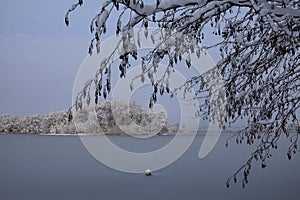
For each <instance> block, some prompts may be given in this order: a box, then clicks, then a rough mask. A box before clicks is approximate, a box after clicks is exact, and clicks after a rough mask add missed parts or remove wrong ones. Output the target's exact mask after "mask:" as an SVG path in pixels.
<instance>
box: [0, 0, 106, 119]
mask: <svg viewBox="0 0 300 200" xmlns="http://www.w3.org/2000/svg"><path fill="white" fill-rule="evenodd" d="M75 1H76V0H65V1H61V0H51V1H40V0H27V1H22V0H2V1H1V7H0V114H1V113H10V114H18V115H25V114H33V113H48V112H50V111H56V110H62V109H65V108H68V106H69V105H71V101H72V88H73V81H74V77H75V75H76V72H77V69H78V68H79V66H80V64H81V62H82V61H83V59H84V58H85V56H86V55H87V48H88V45H89V41H90V39H91V36H92V35H91V34H90V33H89V24H90V20H91V19H92V17H93V15H94V14H96V13H97V10H98V9H100V6H101V2H99V1H96V0H93V1H85V2H84V3H85V4H84V6H83V8H80V9H78V10H76V11H75V12H73V13H71V16H70V20H71V22H70V27H69V28H67V27H66V26H65V24H64V15H65V12H66V11H67V10H68V8H69V7H70V6H71V5H72V4H73V2H75Z"/></svg>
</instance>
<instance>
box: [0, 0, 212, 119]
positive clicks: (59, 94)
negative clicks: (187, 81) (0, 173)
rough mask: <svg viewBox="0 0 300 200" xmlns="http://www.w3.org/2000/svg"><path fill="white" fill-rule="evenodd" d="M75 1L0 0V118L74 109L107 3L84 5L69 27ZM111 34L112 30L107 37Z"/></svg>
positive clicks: (110, 29)
mask: <svg viewBox="0 0 300 200" xmlns="http://www.w3.org/2000/svg"><path fill="white" fill-rule="evenodd" d="M74 2H76V0H63V1H62V0H51V1H41V0H27V1H22V0H2V1H1V8H0V95H1V96H0V99H1V100H0V114H2V113H9V114H16V115H20V116H24V115H29V114H35V113H38V114H45V113H49V112H51V111H58V110H65V109H67V108H68V107H69V106H70V105H72V89H73V83H74V80H75V76H76V73H77V71H78V70H79V67H80V65H81V63H82V62H83V60H84V59H85V57H86V56H87V55H88V46H89V42H90V39H91V38H92V34H91V33H90V32H89V25H90V21H91V19H92V18H93V17H94V15H95V14H97V12H98V11H99V9H100V8H101V5H102V2H103V1H99V0H89V1H84V5H83V7H81V8H79V9H77V10H75V11H74V12H72V13H71V15H70V26H69V27H66V26H65V24H64V16H65V13H66V11H67V10H68V8H69V7H70V6H71V5H72V4H73V3H74ZM112 17H114V16H112ZM114 25H115V24H114ZM113 33H114V29H113V28H110V26H108V34H107V35H106V36H105V37H104V39H105V38H108V37H110V36H112V35H113ZM214 57H216V56H214ZM118 76H119V75H118ZM145 96H146V97H147V98H148V97H149V95H144V96H143V97H145ZM144 99H145V98H144ZM141 101H145V100H143V98H142V99H141ZM146 105H148V100H147V104H146ZM173 110H174V109H173Z"/></svg>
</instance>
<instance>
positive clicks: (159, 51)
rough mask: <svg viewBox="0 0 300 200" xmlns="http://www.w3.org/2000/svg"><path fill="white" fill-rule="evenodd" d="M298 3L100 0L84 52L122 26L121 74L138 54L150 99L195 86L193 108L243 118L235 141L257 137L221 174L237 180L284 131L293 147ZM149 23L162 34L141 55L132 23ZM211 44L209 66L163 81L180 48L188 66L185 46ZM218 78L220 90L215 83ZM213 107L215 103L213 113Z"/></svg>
mask: <svg viewBox="0 0 300 200" xmlns="http://www.w3.org/2000/svg"><path fill="white" fill-rule="evenodd" d="M81 5H83V0H79V1H78V3H75V4H74V5H73V6H72V7H71V8H70V10H69V11H68V12H67V14H66V17H65V22H66V24H67V25H69V14H70V12H71V11H73V10H74V9H76V8H77V7H78V6H81ZM299 10H300V1H299V0H274V1H267V0H249V1H245V0H220V1H208V0H172V1H167V0H156V1H146V0H106V1H105V2H104V3H103V4H102V7H101V9H100V12H99V13H97V14H96V16H95V18H93V19H92V23H91V25H90V31H91V32H92V33H93V34H94V37H93V39H92V41H91V44H90V47H89V53H90V54H92V53H93V49H94V47H95V48H96V50H97V52H98V53H99V52H100V51H101V50H100V44H101V37H102V35H103V34H105V33H106V30H107V28H110V29H115V30H116V34H122V41H121V42H120V43H119V46H121V47H122V48H123V49H124V50H126V51H124V54H123V55H121V56H120V66H119V69H120V77H125V76H126V68H127V67H129V66H130V61H131V59H140V60H141V63H142V65H141V66H142V71H143V73H142V74H141V75H140V77H138V78H141V79H144V77H148V78H149V79H150V80H151V82H152V84H153V93H152V96H151V98H150V103H149V105H150V107H151V106H153V103H155V102H156V100H157V94H158V93H161V94H163V93H165V92H171V93H172V95H173V94H175V93H176V90H178V89H183V90H184V91H189V89H191V88H196V93H195V96H194V100H196V101H200V100H201V99H204V100H203V101H202V100H201V101H200V102H204V103H203V104H201V105H200V106H199V108H198V111H197V115H198V116H204V118H206V119H211V120H219V121H220V125H221V126H228V125H230V124H232V123H234V122H236V121H237V120H239V119H241V118H242V119H243V120H246V121H247V126H246V127H245V128H244V129H243V130H241V131H239V132H238V133H236V135H235V136H234V137H236V140H237V142H238V143H243V142H246V143H247V144H249V145H252V144H254V142H258V145H257V146H256V147H255V151H254V152H253V153H252V154H251V156H250V158H249V159H248V161H247V162H246V164H245V165H243V166H242V168H241V169H239V170H238V172H237V173H236V174H235V175H234V176H233V177H231V178H230V179H229V180H228V182H227V185H229V182H230V181H231V179H234V180H236V176H237V174H238V173H240V172H242V174H243V175H244V178H243V182H242V183H243V185H245V184H246V183H247V182H248V175H249V172H250V168H251V163H252V161H253V160H254V159H259V160H260V161H261V163H262V168H265V167H266V159H267V158H268V157H269V155H270V153H271V151H270V150H271V149H276V148H277V141H278V139H279V138H280V137H281V136H282V135H286V137H287V138H288V139H290V140H291V145H290V147H289V149H288V152H287V156H288V158H289V159H290V158H291V155H292V154H293V152H294V153H295V152H297V143H298V137H299V134H300V127H299V106H300V103H299V101H300V98H299V91H300V90H299V87H300V67H299V63H300V62H299V60H300V54H299V51H300V11H299ZM112 16H114V17H112ZM115 16H117V17H116V18H115ZM113 19H116V21H115V23H113V22H112V20H113ZM109 20H111V21H109ZM148 26H156V27H158V28H162V29H163V31H162V37H163V41H164V42H161V41H160V43H159V42H158V41H156V40H155V39H153V42H154V43H156V45H157V48H155V49H153V50H151V51H149V53H148V54H147V55H146V56H143V57H141V58H140V57H139V55H138V52H137V50H136V49H137V48H135V47H136V46H137V45H138V44H135V43H134V42H133V40H132V38H133V37H134V35H133V34H132V32H131V31H130V30H131V29H132V28H135V27H143V28H144V30H145V31H143V34H145V35H146V36H147V34H148V32H147V29H148ZM209 27H210V28H209ZM207 30H211V33H208V32H207ZM207 34H210V35H214V36H215V37H216V39H215V40H214V41H217V42H216V43H213V42H211V40H210V42H208V41H207V38H208V37H207ZM151 36H152V35H151ZM151 36H149V37H151ZM153 38H154V37H153ZM195 41H196V42H195ZM118 48H119V47H118ZM212 48H217V49H219V51H220V55H221V59H220V60H219V61H218V62H217V65H216V67H215V68H214V69H213V70H210V71H208V72H207V73H205V74H202V75H197V76H194V77H191V78H190V79H188V80H187V81H186V83H185V84H184V85H183V86H182V87H180V88H172V86H171V85H168V77H169V76H166V75H165V74H169V73H171V74H172V70H169V69H172V68H175V67H178V66H179V65H178V63H180V62H181V60H182V58H183V57H184V56H185V57H186V58H187V59H185V63H186V66H187V67H188V68H189V67H190V66H191V65H192V64H193V63H191V61H190V59H189V56H190V55H191V54H196V55H197V56H198V57H199V56H201V54H203V53H205V51H207V50H209V49H212ZM114 53H115V52H112V54H114ZM164 58H165V59H167V60H168V68H167V71H166V72H167V73H164V74H162V75H161V78H159V79H156V80H154V78H153V73H155V72H156V68H157V66H158V63H160V62H161V61H162V60H163V59H164ZM110 62H111V60H109V59H107V60H105V62H104V63H101V64H100V68H99V70H98V71H97V73H96V76H95V85H94V86H95V88H96V93H95V101H96V103H97V101H98V95H101V94H102V95H103V96H107V93H108V92H110V89H111V86H110V76H111V75H110V73H103V72H104V71H109V72H110V67H111V66H110ZM215 76H220V77H221V81H216V80H215V78H214V77H215ZM91 84H94V82H91ZM221 84H222V85H223V86H224V88H225V90H221V89H220V90H218V89H216V88H217V87H216V86H218V85H221ZM102 85H103V87H102ZM83 92H86V91H84V89H83V91H82V92H81V93H80V94H79V95H78V99H77V102H76V107H78V106H79V107H80V105H81V104H82V102H83V100H82V99H83V98H84V96H83V95H82V93H83ZM210 92H213V93H214V95H215V96H216V97H218V98H217V99H215V100H214V101H211V99H210V96H209V95H207V94H210ZM225 98H226V101H225V102H224V101H223V100H224V99H225ZM221 105H225V106H221ZM213 107H221V108H220V110H219V112H217V113H216V112H214V110H213ZM223 121H224V123H223ZM289 123H294V124H296V131H295V132H293V133H290V131H289V130H288V129H287V125H288V124H289Z"/></svg>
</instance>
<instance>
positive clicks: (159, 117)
mask: <svg viewBox="0 0 300 200" xmlns="http://www.w3.org/2000/svg"><path fill="white" fill-rule="evenodd" d="M72 117H73V119H72V120H71V121H70V120H69V113H68V111H67V110H65V111H58V112H51V113H49V114H45V115H39V114H35V115H30V116H25V117H23V118H21V117H19V116H12V115H9V114H2V115H0V133H16V134H52V135H56V134H63V135H71V134H92V135H104V134H105V135H126V134H128V135H135V134H136V135H142V134H144V135H147V134H151V135H154V134H157V135H160V134H163V133H166V132H176V131H178V128H179V126H178V125H176V124H167V118H166V114H165V113H164V112H163V111H160V112H154V111H151V110H150V111H149V110H146V109H144V108H143V107H141V106H139V105H137V104H136V103H133V102H130V103H128V102H126V101H123V100H110V101H106V102H103V103H100V104H97V105H90V106H87V107H83V108H82V109H81V110H78V111H73V112H72Z"/></svg>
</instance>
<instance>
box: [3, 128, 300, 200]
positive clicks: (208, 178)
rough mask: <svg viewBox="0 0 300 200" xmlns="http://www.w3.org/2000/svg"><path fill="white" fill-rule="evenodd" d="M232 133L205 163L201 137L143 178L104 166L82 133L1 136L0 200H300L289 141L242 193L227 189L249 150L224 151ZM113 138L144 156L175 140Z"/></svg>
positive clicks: (297, 161) (298, 163)
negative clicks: (231, 177)
mask: <svg viewBox="0 0 300 200" xmlns="http://www.w3.org/2000/svg"><path fill="white" fill-rule="evenodd" d="M228 136H229V135H228V134H227V135H226V134H222V136H221V138H220V140H219V141H218V143H217V145H216V146H215V148H214V149H213V150H212V151H211V152H210V154H209V155H208V156H207V157H205V158H204V159H202V160H200V159H199V158H198V152H199V148H200V146H201V144H202V140H203V138H204V137H203V136H197V137H196V139H195V140H194V142H193V144H192V145H191V147H190V148H189V149H188V150H187V151H186V153H185V154H184V155H183V156H182V157H181V158H180V159H178V160H177V161H176V162H174V163H173V164H172V165H170V166H168V167H166V168H163V169H161V170H158V171H155V172H154V173H153V176H145V175H144V174H129V173H124V172H119V171H116V170H113V169H110V168H108V167H106V166H105V165H103V164H101V163H100V162H99V161H97V160H96V159H95V158H94V157H93V156H91V155H90V154H89V153H88V151H87V150H86V149H85V147H84V146H83V144H82V143H81V140H80V138H79V137H78V136H41V135H0V199H1V200H27V199H28V200H60V199H61V200H101V199H132V200H134V199H149V200H154V199H164V200H165V199H170V200H177V199H178V200H181V199H187V200H189V199H209V200H214V199H243V200H247V199H249V200H250V199H251V200H254V199H255V200H259V199H272V200H274V199H300V190H299V186H300V171H299V169H300V168H299V167H300V154H296V155H294V156H293V159H292V160H291V161H288V160H287V157H286V149H287V144H288V143H287V142H286V141H282V142H281V143H280V144H279V149H278V150H277V151H276V152H275V153H274V154H273V156H272V158H271V159H270V160H269V161H268V163H267V164H268V167H267V168H265V169H261V168H260V164H261V163H260V162H258V163H254V165H253V166H252V171H251V172H250V177H249V184H248V185H247V186H246V188H245V189H242V187H241V184H240V183H237V184H233V185H231V187H230V188H229V189H228V188H226V186H225V181H226V179H227V178H228V177H229V176H231V175H232V174H233V173H234V172H235V170H237V169H238V168H239V167H240V166H241V165H242V164H243V162H244V161H245V160H246V159H247V158H248V155H249V152H250V149H249V147H248V146H245V145H242V146H241V145H236V144H235V143H234V141H232V142H231V143H230V145H229V147H228V148H226V147H225V146H224V143H225V142H224V141H225V139H226V138H227V137H228ZM110 138H111V140H112V141H114V142H115V143H117V144H118V145H119V146H122V147H128V148H129V150H130V149H135V150H139V151H141V152H143V151H144V152H145V151H148V150H150V149H155V148H158V147H160V146H161V145H164V144H165V143H167V142H168V141H170V139H171V138H172V136H159V137H152V138H149V139H147V140H141V139H139V140H138V139H135V138H131V137H126V136H125V137H124V136H111V137H110ZM239 181H240V179H239Z"/></svg>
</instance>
